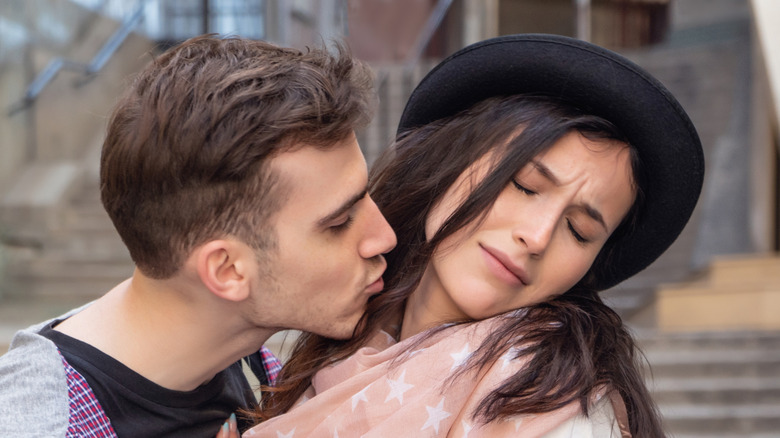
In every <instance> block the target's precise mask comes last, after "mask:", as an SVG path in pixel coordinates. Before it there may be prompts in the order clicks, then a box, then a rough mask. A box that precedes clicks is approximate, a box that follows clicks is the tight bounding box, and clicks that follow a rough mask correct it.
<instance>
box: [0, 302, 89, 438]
mask: <svg viewBox="0 0 780 438" xmlns="http://www.w3.org/2000/svg"><path fill="white" fill-rule="evenodd" d="M74 312H75V311H74ZM72 313H73V312H68V314H66V315H63V317H66V316H68V315H70V314H72ZM56 319H60V318H54V319H51V320H48V321H43V322H41V323H38V324H35V325H33V326H30V327H28V328H26V329H24V330H20V331H18V332H17V333H16V334H15V335H14V337H13V339H12V341H11V347H10V348H9V350H8V352H7V353H5V354H3V355H2V356H0V436H47V437H50V436H65V433H66V430H67V426H68V414H69V400H68V384H67V377H66V374H65V367H64V364H63V360H62V356H60V354H59V350H58V349H57V346H56V345H55V344H54V342H52V341H51V340H49V339H47V338H46V337H45V336H42V335H41V334H40V331H41V329H43V328H44V327H46V326H47V325H49V324H51V323H52V321H54V320H56Z"/></svg>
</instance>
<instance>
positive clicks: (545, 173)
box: [532, 160, 609, 231]
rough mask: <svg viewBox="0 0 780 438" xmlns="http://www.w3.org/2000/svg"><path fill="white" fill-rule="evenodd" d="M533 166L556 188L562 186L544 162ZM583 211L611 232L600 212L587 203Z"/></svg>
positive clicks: (536, 162) (583, 206)
mask: <svg viewBox="0 0 780 438" xmlns="http://www.w3.org/2000/svg"><path fill="white" fill-rule="evenodd" d="M532 164H533V165H534V168H536V170H537V171H538V172H539V173H540V174H541V175H542V176H543V177H545V178H547V179H549V180H550V182H552V183H553V184H555V185H556V186H560V185H561V180H560V179H559V178H558V177H557V176H555V174H554V173H553V172H552V171H551V170H550V168H549V167H547V166H545V165H544V164H543V163H542V162H540V161H539V160H533V161H532ZM582 209H583V210H585V213H586V214H587V215H588V216H590V217H591V218H592V219H593V220H595V221H596V222H598V223H599V224H601V226H602V227H603V228H604V230H605V231H609V229H608V228H607V224H606V223H605V222H604V216H603V215H602V214H601V212H600V211H598V210H596V209H595V208H594V207H593V206H592V205H590V204H588V203H585V204H583V205H582Z"/></svg>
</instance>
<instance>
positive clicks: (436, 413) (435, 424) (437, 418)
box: [420, 398, 452, 433]
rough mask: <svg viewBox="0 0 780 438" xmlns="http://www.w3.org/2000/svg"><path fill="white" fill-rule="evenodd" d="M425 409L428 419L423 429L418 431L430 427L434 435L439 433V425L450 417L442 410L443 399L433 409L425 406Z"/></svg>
mask: <svg viewBox="0 0 780 438" xmlns="http://www.w3.org/2000/svg"><path fill="white" fill-rule="evenodd" d="M425 409H427V410H428V419H427V420H425V424H423V427H422V429H420V430H421V431H423V430H425V429H427V428H429V427H432V428H433V430H434V431H435V432H436V433H439V423H441V421H442V420H444V419H445V418H447V417H449V416H450V415H452V414H450V413H449V412H446V411H445V410H444V398H442V399H441V401H439V404H438V405H437V406H436V407H435V408H432V407H430V406H425Z"/></svg>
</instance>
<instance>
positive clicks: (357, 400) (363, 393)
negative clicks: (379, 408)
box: [352, 386, 368, 412]
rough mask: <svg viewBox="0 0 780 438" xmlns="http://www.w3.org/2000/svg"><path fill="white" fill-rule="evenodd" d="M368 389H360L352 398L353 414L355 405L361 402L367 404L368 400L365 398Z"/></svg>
mask: <svg viewBox="0 0 780 438" xmlns="http://www.w3.org/2000/svg"><path fill="white" fill-rule="evenodd" d="M367 389H368V386H366V387H365V388H363V389H361V390H360V392H358V393H357V394H355V395H353V396H352V412H355V407H357V404H358V403H360V402H361V401H364V402H366V403H368V398H366V390H367Z"/></svg>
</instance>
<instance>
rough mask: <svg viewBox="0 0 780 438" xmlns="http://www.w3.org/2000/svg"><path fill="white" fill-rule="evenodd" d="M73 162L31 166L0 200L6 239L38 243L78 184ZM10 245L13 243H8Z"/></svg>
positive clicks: (79, 168) (76, 166) (79, 170)
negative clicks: (36, 241) (37, 240)
mask: <svg viewBox="0 0 780 438" xmlns="http://www.w3.org/2000/svg"><path fill="white" fill-rule="evenodd" d="M81 173H83V167H82V166H80V165H79V164H78V163H76V162H73V161H58V162H52V163H33V164H30V165H29V166H28V167H27V168H25V169H24V170H23V171H22V172H21V174H20V176H19V178H17V179H16V181H15V182H14V184H13V185H12V186H11V187H10V188H9V189H8V191H7V192H6V193H4V194H3V196H2V197H0V224H2V228H3V229H2V232H3V234H4V237H5V238H6V239H12V240H14V239H17V240H28V239H33V240H35V239H42V238H43V237H45V235H46V232H47V231H48V230H49V229H50V228H51V226H52V225H54V224H56V222H57V220H58V218H57V214H56V209H57V208H59V207H60V205H61V204H62V202H63V201H64V200H66V199H67V197H68V195H69V194H70V193H71V192H72V190H74V188H75V187H76V184H77V183H78V182H79V181H80V176H81V175H80V174H81ZM10 243H11V244H13V242H10Z"/></svg>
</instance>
